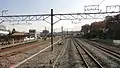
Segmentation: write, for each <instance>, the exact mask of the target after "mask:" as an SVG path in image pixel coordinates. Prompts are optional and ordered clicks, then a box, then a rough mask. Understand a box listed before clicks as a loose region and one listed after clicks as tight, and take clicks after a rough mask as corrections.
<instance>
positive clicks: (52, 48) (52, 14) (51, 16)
mask: <svg viewBox="0 0 120 68" xmlns="http://www.w3.org/2000/svg"><path fill="white" fill-rule="evenodd" d="M51 51H53V9H51Z"/></svg>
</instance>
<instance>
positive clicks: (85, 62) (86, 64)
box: [73, 40, 89, 68]
mask: <svg viewBox="0 0 120 68" xmlns="http://www.w3.org/2000/svg"><path fill="white" fill-rule="evenodd" d="M73 44H74V45H75V48H76V49H77V52H78V54H79V55H80V57H81V58H82V60H83V62H84V64H85V67H86V68H89V65H88V63H87V61H86V60H85V58H84V56H83V55H82V53H81V52H80V51H79V49H78V47H77V44H76V43H75V41H74V40H73Z"/></svg>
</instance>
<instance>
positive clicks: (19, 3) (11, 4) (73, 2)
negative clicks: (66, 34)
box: [0, 0, 120, 31]
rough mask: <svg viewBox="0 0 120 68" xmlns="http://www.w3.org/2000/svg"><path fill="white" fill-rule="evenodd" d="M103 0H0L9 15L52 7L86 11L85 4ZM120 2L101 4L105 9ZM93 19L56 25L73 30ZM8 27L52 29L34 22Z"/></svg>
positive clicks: (74, 11)
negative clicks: (75, 23)
mask: <svg viewBox="0 0 120 68" xmlns="http://www.w3.org/2000/svg"><path fill="white" fill-rule="evenodd" d="M101 1H102V0H0V11H1V10H3V9H7V10H8V15H11V14H42V13H50V9H51V8H53V9H54V13H72V12H73V13H77V12H83V11H84V5H91V4H95V5H97V4H99V3H100V2H101ZM115 4H118V5H119V4H120V2H119V0H114V1H113V0H105V2H103V3H102V4H101V6H100V8H101V9H105V6H106V5H115ZM85 23H91V21H87V22H86V21H84V22H82V23H80V24H77V25H74V24H71V22H70V21H60V22H59V23H57V24H56V25H55V27H54V28H55V29H56V30H58V31H59V28H60V27H61V26H64V27H65V28H73V30H80V26H81V25H83V24H85ZM4 25H5V26H6V27H7V28H8V29H12V28H13V27H14V28H16V29H18V30H20V31H28V29H30V28H34V29H37V30H38V31H40V30H43V29H44V27H47V28H48V29H50V26H49V24H47V23H43V22H41V23H39V22H34V23H33V25H16V26H12V25H10V24H8V23H7V24H4Z"/></svg>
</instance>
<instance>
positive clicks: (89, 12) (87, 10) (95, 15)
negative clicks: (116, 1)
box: [0, 5, 120, 51]
mask: <svg viewBox="0 0 120 68" xmlns="http://www.w3.org/2000/svg"><path fill="white" fill-rule="evenodd" d="M115 9H116V10H115ZM118 13H120V5H112V6H106V10H105V11H102V10H100V9H99V5H86V6H84V12H83V13H63V14H59V13H57V14H56V13H55V14H54V13H53V9H51V13H50V14H35V15H3V14H2V16H0V21H1V22H2V23H3V22H18V24H19V23H20V22H21V21H26V22H28V21H45V22H47V23H49V24H50V25H51V45H52V47H51V50H52V51H53V25H54V24H55V23H57V22H59V21H61V20H71V21H72V23H74V21H75V20H78V21H81V20H82V19H103V18H105V17H106V16H108V15H111V14H118ZM55 18H56V19H57V20H56V21H54V19H55Z"/></svg>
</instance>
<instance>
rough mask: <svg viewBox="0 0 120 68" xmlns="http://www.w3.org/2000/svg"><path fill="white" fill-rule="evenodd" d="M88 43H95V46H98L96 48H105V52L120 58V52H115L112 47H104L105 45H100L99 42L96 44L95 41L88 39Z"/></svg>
mask: <svg viewBox="0 0 120 68" xmlns="http://www.w3.org/2000/svg"><path fill="white" fill-rule="evenodd" d="M87 43H88V44H91V45H93V46H94V47H96V48H98V49H101V50H103V51H104V52H106V53H108V54H110V55H113V56H115V57H116V58H118V59H120V53H118V52H115V51H113V50H111V49H108V48H105V47H103V46H100V45H98V44H96V43H93V42H90V41H87Z"/></svg>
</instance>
